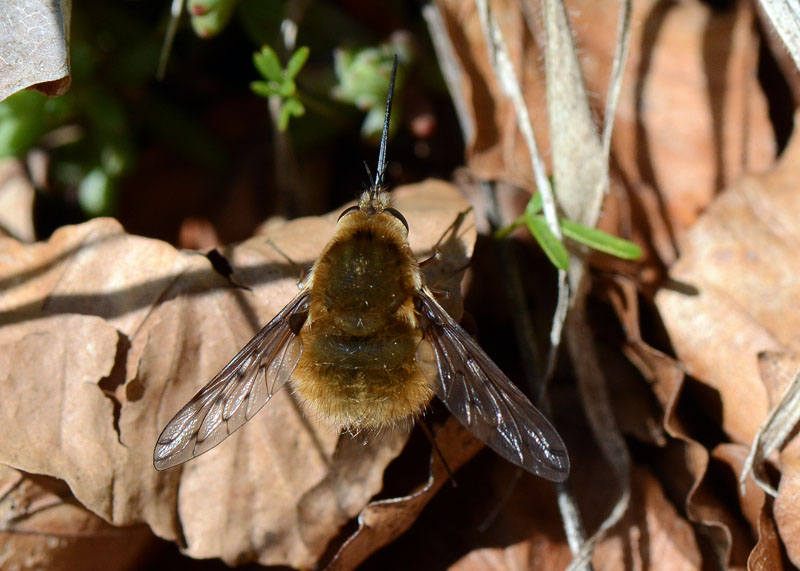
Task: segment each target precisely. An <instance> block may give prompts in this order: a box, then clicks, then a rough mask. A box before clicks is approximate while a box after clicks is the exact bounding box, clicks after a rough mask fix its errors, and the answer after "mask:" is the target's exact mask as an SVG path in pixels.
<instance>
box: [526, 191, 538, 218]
mask: <svg viewBox="0 0 800 571" xmlns="http://www.w3.org/2000/svg"><path fill="white" fill-rule="evenodd" d="M541 211H542V193H541V192H537V193H535V194H533V195H532V196H531V199H530V200H529V201H528V204H527V205H526V206H525V214H528V215H530V216H535V215H536V214H539V213H540V212H541Z"/></svg>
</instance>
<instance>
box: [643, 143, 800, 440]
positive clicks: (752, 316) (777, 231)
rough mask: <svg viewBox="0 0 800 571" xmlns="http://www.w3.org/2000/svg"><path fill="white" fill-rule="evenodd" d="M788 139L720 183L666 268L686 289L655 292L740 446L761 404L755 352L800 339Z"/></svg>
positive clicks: (795, 160) (761, 413) (796, 160)
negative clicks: (748, 171) (759, 162)
mask: <svg viewBox="0 0 800 571" xmlns="http://www.w3.org/2000/svg"><path fill="white" fill-rule="evenodd" d="M796 141H797V138H796V137H795V138H794V139H793V140H792V142H791V144H790V146H789V148H787V150H786V152H785V153H784V155H783V156H782V157H781V160H780V161H779V162H778V164H777V165H776V167H775V169H774V170H773V171H771V172H769V173H767V174H765V175H763V176H759V177H749V178H745V179H743V180H742V181H741V182H740V183H738V184H736V185H735V186H733V187H731V188H730V189H728V190H727V191H726V192H725V193H724V194H722V195H721V196H720V197H719V198H718V199H717V201H716V202H715V203H714V204H713V205H712V206H711V208H709V210H708V211H707V213H706V214H705V215H704V216H703V217H702V218H701V219H700V220H699V221H698V223H697V224H696V225H695V226H694V227H693V228H692V230H691V232H690V233H689V235H688V237H687V243H686V248H685V251H684V254H683V256H682V257H681V259H680V261H679V262H678V263H677V264H676V265H675V266H674V267H673V269H672V271H671V276H672V278H673V279H674V280H675V281H676V282H682V283H685V284H688V285H689V286H692V287H694V288H696V289H697V294H696V295H689V294H686V293H681V292H678V291H674V290H663V291H661V292H660V293H659V294H658V296H657V297H656V303H657V305H658V307H659V309H660V311H661V315H662V317H663V319H664V323H665V326H666V327H667V330H668V331H669V334H670V337H671V339H672V342H673V344H674V348H675V351H676V353H677V355H678V357H679V359H680V360H681V362H682V363H683V364H684V365H685V367H686V369H687V371H688V372H689V373H690V374H691V375H692V376H694V377H696V378H697V379H699V380H701V381H702V382H704V383H706V384H708V385H709V386H711V387H713V388H714V389H716V390H717V391H719V393H720V398H721V400H722V402H723V405H724V406H723V407H722V428H723V430H725V432H726V433H727V434H728V435H729V436H730V437H731V438H732V439H733V440H734V441H735V442H739V443H742V444H746V445H749V444H750V442H752V440H753V437H754V436H755V434H756V433H757V432H758V429H759V426H760V425H761V423H762V421H763V420H764V418H765V416H766V414H767V409H768V403H767V398H766V392H765V390H764V386H763V384H762V383H761V379H760V375H759V371H758V354H759V353H761V352H762V351H784V350H787V349H794V348H797V347H800V314H797V313H796V312H791V311H786V308H787V307H791V306H792V305H793V303H794V301H793V300H794V299H796V297H797V296H798V295H800V282H799V281H798V278H797V276H798V269H799V268H800V260H798V258H797V247H796V245H797V243H798V241H800V228H798V226H797V223H796V217H795V215H794V213H795V212H797V211H798V208H800V203H799V202H798V199H797V193H796V192H795V183H796V180H797V173H798V168H800V144H798V143H797V142H796Z"/></svg>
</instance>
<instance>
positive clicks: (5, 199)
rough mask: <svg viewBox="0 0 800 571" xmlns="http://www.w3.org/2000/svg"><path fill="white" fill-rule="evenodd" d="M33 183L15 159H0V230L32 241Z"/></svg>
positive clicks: (20, 238) (26, 240)
mask: <svg viewBox="0 0 800 571" xmlns="http://www.w3.org/2000/svg"><path fill="white" fill-rule="evenodd" d="M34 193H35V191H34V189H33V185H31V182H30V180H29V178H28V177H27V176H26V174H25V170H24V168H23V166H22V164H21V163H20V161H18V160H16V159H2V160H0V232H2V233H5V234H7V235H9V236H11V237H12V238H16V239H17V240H20V241H21V242H33V240H34V239H35V235H34V228H33V198H34Z"/></svg>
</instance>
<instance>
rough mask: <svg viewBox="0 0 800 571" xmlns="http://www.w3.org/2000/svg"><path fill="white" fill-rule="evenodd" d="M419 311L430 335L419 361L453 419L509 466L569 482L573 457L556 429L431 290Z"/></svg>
mask: <svg viewBox="0 0 800 571" xmlns="http://www.w3.org/2000/svg"><path fill="white" fill-rule="evenodd" d="M416 307H417V311H418V312H419V314H420V316H421V322H422V326H423V329H424V334H423V341H422V342H421V344H420V347H419V349H418V350H417V359H418V361H419V362H420V363H421V364H422V369H423V371H426V374H427V375H428V376H429V378H430V380H431V381H432V382H433V383H434V387H435V390H436V395H437V396H438V397H439V398H440V399H441V400H442V401H443V402H444V404H445V405H446V406H447V408H448V409H449V410H450V412H451V413H452V414H453V416H455V417H456V418H457V419H458V420H459V421H460V422H461V423H462V424H463V425H464V426H465V427H467V428H468V429H469V431H470V432H472V434H474V435H475V436H476V437H477V438H479V439H480V440H482V441H483V442H485V443H486V444H487V445H488V446H489V447H490V448H492V450H494V451H495V452H497V453H498V454H500V455H501V456H502V457H503V458H505V459H507V460H508V461H510V462H512V463H514V464H516V465H518V466H521V467H522V468H525V469H526V470H528V471H530V472H533V473H534V474H537V475H539V476H541V477H543V478H547V479H548V480H554V481H557V482H561V481H564V480H566V478H567V476H568V475H569V457H568V456H567V449H566V447H565V446H564V442H563V441H562V440H561V437H560V436H559V435H558V432H556V429H555V428H553V425H552V424H550V422H549V421H548V420H547V419H546V418H545V417H544V415H543V414H542V413H541V412H539V411H538V410H537V409H536V407H535V406H533V405H532V404H531V402H530V401H529V400H528V399H527V398H526V397H525V395H524V394H522V392H520V390H519V389H518V388H517V387H515V386H514V384H513V383H512V382H511V381H510V380H509V379H508V377H506V376H505V375H504V374H503V372H502V371H501V370H500V368H499V367H498V366H497V365H495V364H494V362H493V361H492V360H491V359H490V358H489V356H488V355H487V354H486V353H484V352H483V349H481V348H480V346H479V345H478V344H477V343H476V342H475V341H474V340H473V339H472V337H470V336H469V334H468V333H467V332H466V331H464V329H462V328H461V326H460V325H458V324H457V323H456V322H455V321H454V320H453V318H452V317H450V315H448V313H447V312H446V311H445V310H444V309H443V308H442V306H440V305H439V304H438V303H437V302H436V300H435V299H433V297H432V296H431V294H430V293H429V292H428V291H427V290H423V291H422V293H420V295H419V296H418V297H417V300H416ZM431 352H432V356H431ZM431 361H433V362H431ZM426 363H428V364H430V365H431V366H429V367H426V366H425V364H426ZM433 377H435V378H433Z"/></svg>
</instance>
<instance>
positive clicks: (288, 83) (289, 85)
mask: <svg viewBox="0 0 800 571" xmlns="http://www.w3.org/2000/svg"><path fill="white" fill-rule="evenodd" d="M296 91H297V87H296V86H295V84H294V81H292V80H291V79H285V80H284V81H283V83H281V86H280V87H279V88H278V95H280V96H281V99H286V98H288V97H291V96H292V95H294V94H295V92H296Z"/></svg>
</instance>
